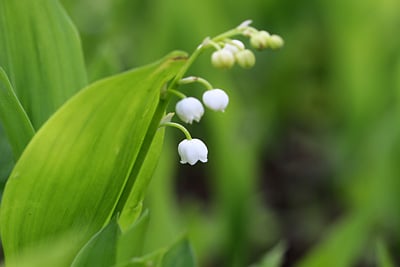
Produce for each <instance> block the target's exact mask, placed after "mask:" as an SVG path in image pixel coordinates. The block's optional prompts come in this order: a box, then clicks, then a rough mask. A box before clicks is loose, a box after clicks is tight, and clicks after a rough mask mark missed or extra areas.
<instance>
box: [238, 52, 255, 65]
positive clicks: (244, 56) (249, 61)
mask: <svg viewBox="0 0 400 267" xmlns="http://www.w3.org/2000/svg"><path fill="white" fill-rule="evenodd" d="M235 57H236V62H237V63H238V64H239V66H240V67H242V68H244V69H249V68H251V67H253V66H254V64H255V63H256V57H255V56H254V53H253V52H252V51H250V50H248V49H245V50H242V51H239V52H237V53H236V54H235Z"/></svg>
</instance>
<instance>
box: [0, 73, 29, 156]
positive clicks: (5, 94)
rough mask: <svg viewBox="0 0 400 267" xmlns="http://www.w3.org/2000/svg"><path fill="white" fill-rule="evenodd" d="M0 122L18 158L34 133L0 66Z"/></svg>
mask: <svg viewBox="0 0 400 267" xmlns="http://www.w3.org/2000/svg"><path fill="white" fill-rule="evenodd" d="M0 122H1V123H2V125H3V128H4V130H5V132H6V134H7V137H8V140H9V142H10V144H11V147H12V149H13V153H14V158H15V159H18V158H19V156H20V155H21V153H22V151H23V150H24V149H25V146H26V145H27V144H28V143H29V141H30V140H31V138H32V136H33V135H34V134H35V131H34V129H33V126H32V124H31V122H30V121H29V118H28V116H27V115H26V113H25V110H24V108H23V107H22V106H21V104H20V103H19V101H18V98H17V96H16V95H15V93H14V91H13V89H12V86H11V84H10V81H9V80H8V77H7V74H6V73H5V72H4V70H3V69H2V68H1V67H0Z"/></svg>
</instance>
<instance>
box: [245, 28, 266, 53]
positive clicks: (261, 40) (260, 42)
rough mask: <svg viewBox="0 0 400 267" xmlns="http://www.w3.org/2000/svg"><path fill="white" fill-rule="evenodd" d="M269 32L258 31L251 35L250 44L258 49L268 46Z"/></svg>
mask: <svg viewBox="0 0 400 267" xmlns="http://www.w3.org/2000/svg"><path fill="white" fill-rule="evenodd" d="M269 37H270V34H269V33H268V32H266V31H258V32H255V33H253V34H252V35H251V37H250V44H251V46H253V47H254V48H256V49H258V50H263V49H265V48H267V46H268V40H269Z"/></svg>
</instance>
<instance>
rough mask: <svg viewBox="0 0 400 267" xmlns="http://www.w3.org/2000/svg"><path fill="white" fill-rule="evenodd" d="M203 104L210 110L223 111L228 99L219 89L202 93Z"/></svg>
mask: <svg viewBox="0 0 400 267" xmlns="http://www.w3.org/2000/svg"><path fill="white" fill-rule="evenodd" d="M203 103H204V105H206V107H208V108H209V109H211V110H215V111H225V109H226V107H227V106H228V103H229V97H228V95H227V94H226V93H225V92H224V91H223V90H221V89H211V90H207V91H205V92H204V94H203Z"/></svg>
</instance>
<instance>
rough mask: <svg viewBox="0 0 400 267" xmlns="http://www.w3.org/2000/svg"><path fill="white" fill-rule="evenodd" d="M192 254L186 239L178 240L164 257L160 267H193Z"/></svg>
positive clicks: (194, 264)
mask: <svg viewBox="0 0 400 267" xmlns="http://www.w3.org/2000/svg"><path fill="white" fill-rule="evenodd" d="M195 266H196V263H195V260H194V254H193V250H192V247H191V246H190V243H189V241H188V240H187V238H184V239H182V240H179V241H178V242H177V243H176V244H174V245H173V246H172V247H171V248H170V249H169V250H168V251H167V253H166V254H165V255H164V257H163V260H162V264H161V267H195Z"/></svg>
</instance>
